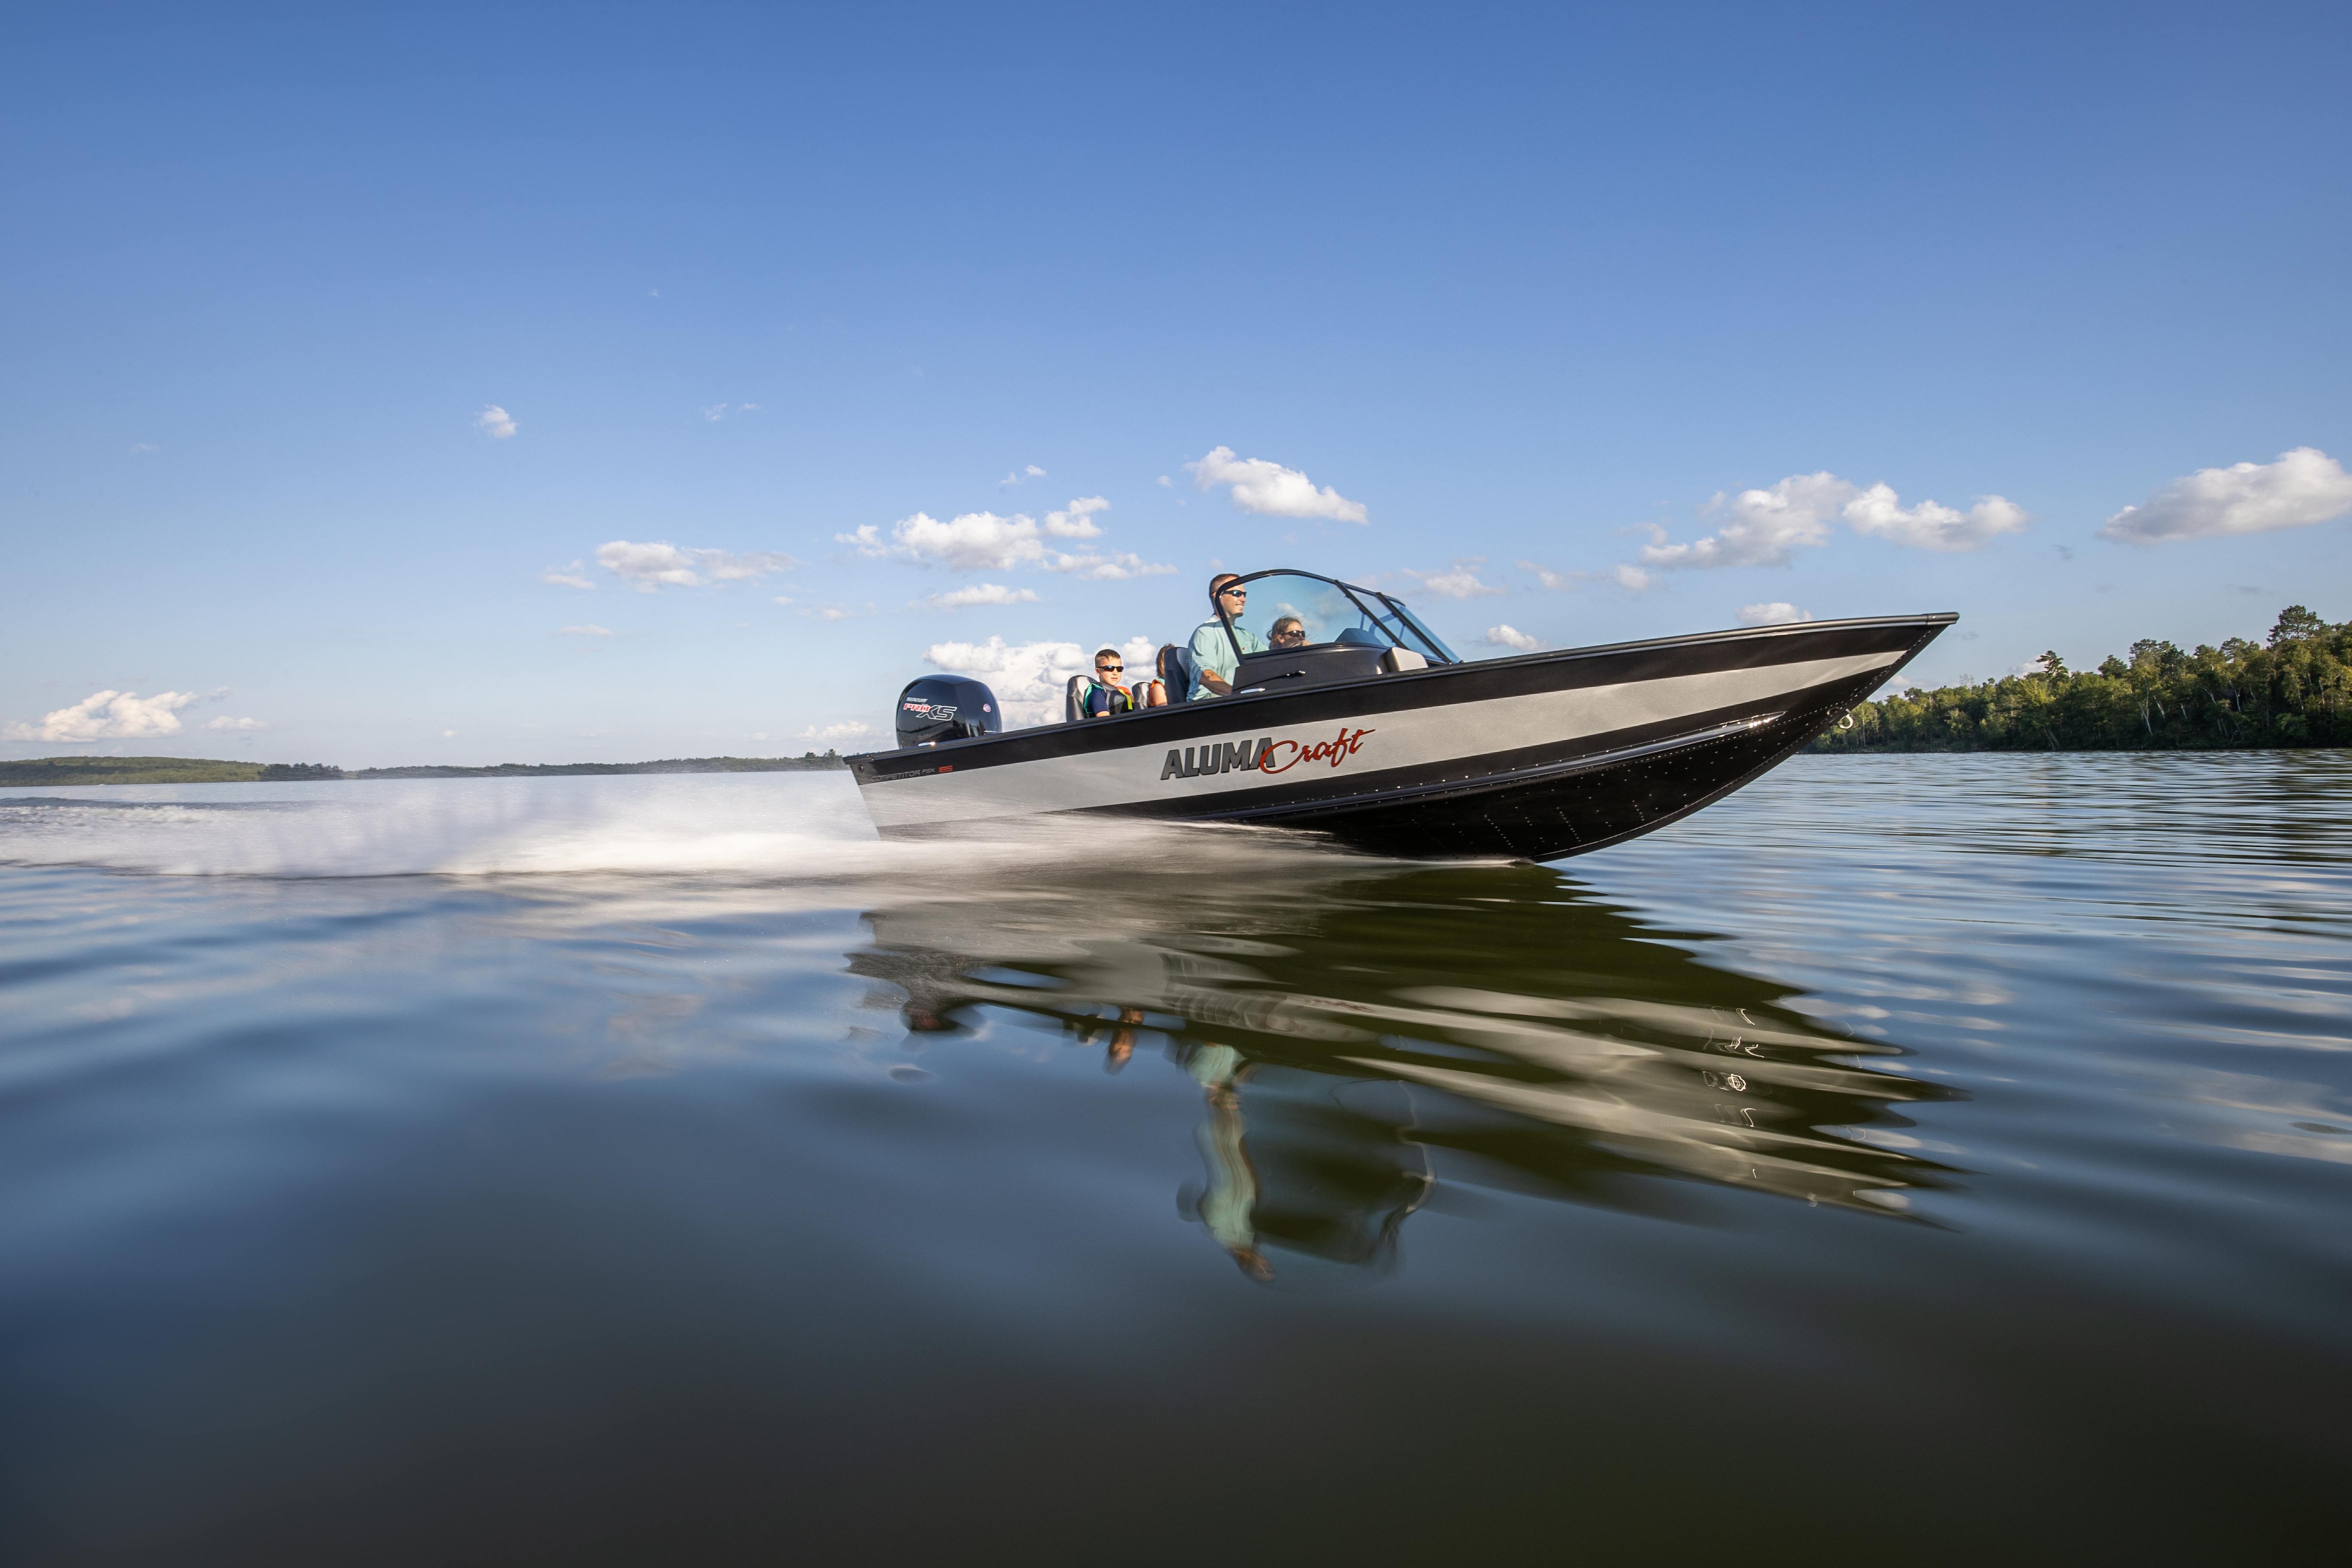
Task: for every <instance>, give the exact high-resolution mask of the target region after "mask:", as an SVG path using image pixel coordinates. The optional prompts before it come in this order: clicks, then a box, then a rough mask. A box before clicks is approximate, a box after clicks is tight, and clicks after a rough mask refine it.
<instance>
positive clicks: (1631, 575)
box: [1609, 562, 1651, 594]
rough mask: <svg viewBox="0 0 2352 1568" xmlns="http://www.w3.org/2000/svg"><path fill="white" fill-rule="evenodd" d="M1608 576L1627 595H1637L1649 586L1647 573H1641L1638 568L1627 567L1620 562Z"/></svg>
mask: <svg viewBox="0 0 2352 1568" xmlns="http://www.w3.org/2000/svg"><path fill="white" fill-rule="evenodd" d="M1609 576H1610V579H1611V580H1612V582H1614V583H1615V584H1617V585H1618V586H1619V587H1620V588H1622V589H1624V590H1625V591H1626V592H1627V593H1629V594H1639V593H1642V592H1643V591H1644V590H1646V589H1647V588H1649V587H1650V586H1651V579H1650V574H1648V573H1647V572H1644V571H1643V570H1642V569H1641V568H1640V567H1639V566H1628V565H1625V564H1624V563H1622V562H1621V563H1619V564H1618V565H1617V566H1615V567H1614V568H1613V569H1612V570H1611V572H1610V574H1609Z"/></svg>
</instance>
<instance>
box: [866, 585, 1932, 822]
mask: <svg viewBox="0 0 2352 1568" xmlns="http://www.w3.org/2000/svg"><path fill="white" fill-rule="evenodd" d="M1240 584H1241V585H1243V586H1245V587H1246V588H1248V589H1249V590H1250V591H1251V593H1252V594H1253V595H1255V607H1254V608H1253V609H1252V610H1250V611H1247V612H1245V613H1244V615H1243V616H1241V618H1240V619H1239V620H1236V619H1235V618H1234V616H1233V615H1232V614H1230V613H1229V607H1228V606H1226V605H1219V606H1218V615H1219V616H1220V617H1221V618H1222V619H1223V624H1224V627H1225V632H1226V635H1227V636H1228V637H1234V645H1233V646H1234V658H1235V659H1236V660H1237V663H1236V665H1235V667H1234V677H1233V691H1232V695H1230V696H1227V697H1224V698H1222V699H1220V700H1215V701H1207V702H1190V703H1185V702H1179V703H1176V704H1174V705H1171V706H1169V707H1165V708H1153V709H1146V710H1142V711H1139V712H1134V713H1129V714H1124V715H1119V716H1117V717H1111V718H1105V719H1098V720H1095V721H1087V722H1069V723H1064V724H1057V725H1048V726H1045V727H1044V728H1039V729H1031V730H1021V731H1012V732H997V731H999V721H1000V718H1001V714H1000V712H999V707H998V704H997V703H996V701H995V700H994V696H993V694H992V693H991V692H990V691H989V690H988V689H987V688H985V687H983V686H982V685H980V684H979V683H978V682H976V681H971V680H962V679H953V678H947V677H932V678H929V679H924V680H919V681H917V682H916V683H915V684H914V685H912V686H909V687H908V689H906V690H905V691H904V692H902V693H900V695H899V700H898V710H897V721H898V750H896V751H891V752H878V753H875V754H872V755H868V756H861V757H854V758H852V759H851V767H852V770H853V776H854V777H855V778H856V781H857V785H858V791H859V794H860V795H861V796H862V797H863V798H864V800H865V802H866V808H867V810H868V811H870V812H871V813H872V814H873V817H874V821H875V824H876V826H877V827H878V828H879V829H880V830H881V832H882V833H883V834H885V835H886V836H890V835H907V834H915V833H923V832H929V831H933V830H936V829H938V828H940V827H942V826H950V825H955V824H963V823H972V822H981V821H988V820H992V819H1003V818H1006V817H1014V816H1030V815H1036V814H1043V813H1064V812H1085V813H1108V814H1112V815H1118V816H1143V817H1154V818H1161V819H1166V820H1171V821H1186V822H1246V823H1256V824H1260V825H1263V826H1281V827H1293V828H1306V829H1311V830H1314V831H1316V832H1319V833H1324V834H1328V835H1329V836H1330V837H1334V838H1336V839H1339V840H1340V841H1342V842H1344V843H1348V844H1351V845H1354V846H1357V847H1361V848H1367V849H1370V850H1374V851H1376V852H1379V853H1381V854H1387V855H1394V856H1400V857H1403V858H1418V859H1445V858H1480V857H1488V856H1503V857H1510V858H1524V859H1532V860H1545V859H1553V858H1559V857H1561V856H1565V855H1576V854H1581V853H1583V852H1585V851H1587V850H1591V849H1598V848H1601V847H1604V846H1606V845H1610V844H1613V843H1617V842H1619V841H1620V840H1622V839H1626V838H1631V837H1634V836H1635V835H1637V834H1643V833H1647V832H1650V831H1651V830H1653V829H1654V828H1657V827H1661V826H1664V825H1665V824H1667V823H1669V822H1672V821H1675V819H1676V818H1678V817H1681V816H1687V815H1688V814H1689V813H1691V812H1694V811H1696V810H1698V809H1699V808H1700V807H1701V806H1704V805H1707V804H1708V803H1709V802H1711V801H1714V800H1717V799H1719V798H1721V797H1722V796H1724V795H1727V794H1729V793H1730V792H1731V791H1733V790H1735V789H1738V787H1739V786H1740V785H1742V784H1746V783H1748V781H1749V780H1751V779H1753V778H1755V777H1757V776H1758V775H1759V774H1760V773H1764V772H1766V771H1767V770H1769V769H1770V768H1772V767H1774V766H1776V765H1778V764H1779V763H1780V762H1782V761H1783V760H1785V759H1786V758H1788V757H1789V756H1790V755H1791V754H1792V753H1793V752H1796V751H1797V750H1798V748H1800V747H1801V746H1803V745H1804V744H1805V743H1806V742H1809V741H1811V739H1812V738H1813V737H1814V736H1816V735H1818V734H1820V733H1821V732H1822V731H1823V730H1825V729H1827V728H1828V727H1829V726H1830V725H1832V724H1833V723H1835V722H1837V721H1838V720H1839V719H1840V717H1841V716H1843V714H1844V713H1845V711H1846V710H1848V709H1849V708H1851V707H1852V706H1853V704H1854V703H1856V702H1858V701H1860V700H1862V699H1864V697H1866V696H1868V695H1869V694H1870V693H1871V692H1872V691H1874V690H1875V689H1877V688H1878V687H1879V686H1880V685H1881V684H1882V683H1883V682H1885V680H1886V679H1888V678H1889V677H1891V676H1893V675H1894V674H1895V672H1896V671H1898V670H1900V669H1901V668H1903V666H1904V665H1905V664H1906V662H1908V661H1909V660H1910V658H1912V657H1913V656H1914V655H1915V654H1916V653H1917V652H1918V651H1919V650H1920V649H1921V648H1923V647H1926V646H1927V644H1928V642H1929V641H1931V640H1932V639H1933V638H1934V637H1936V635H1937V633H1938V632H1941V631H1942V630H1943V629H1944V627H1946V626H1949V625H1950V624H1951V623H1952V622H1953V620H1955V619H1956V618H1957V617H1955V616H1951V615H1948V614H1938V615H1916V616H1884V617H1879V618H1875V619H1871V620H1852V621H1822V622H1811V623H1806V624H1802V625H1798V626H1760V627H1750V628H1747V629H1744V630H1739V631H1726V632H1710V633H1706V634H1704V635H1700V636H1694V637H1666V638H1660V639H1657V640H1654V641H1648V642H1638V643H1621V644H1616V645H1612V646H1610V647H1585V648H1567V649H1561V650H1559V651H1556V652H1548V653H1536V654H1528V655H1524V656H1520V657H1516V658H1498V659H1481V660H1477V661H1475V662H1471V661H1465V660H1463V659H1461V658H1457V657H1456V656H1455V655H1454V653H1453V652H1452V651H1451V650H1450V649H1448V648H1447V647H1445V645H1444V643H1443V642H1441V641H1439V640H1438V638H1437V637H1435V635H1434V634H1433V633H1431V632H1430V631H1429V630H1428V629H1427V628H1426V627H1425V626H1423V625H1422V623H1421V622H1420V621H1418V620H1417V619H1415V618H1414V616H1413V615H1412V611H1411V610H1409V609H1408V608H1407V607H1406V606H1405V605H1403V603H1402V602H1401V601H1400V600H1398V599H1397V598H1396V597H1395V596H1394V595H1389V594H1383V593H1380V592H1378V591H1376V590H1374V589H1370V588H1364V587H1360V586H1359V585H1357V584H1349V583H1340V582H1338V581H1336V580H1334V579H1331V578H1328V577H1319V576H1316V575H1314V574H1310V573H1304V572H1287V571H1286V572H1265V573H1257V574H1252V575H1250V576H1247V577H1244V578H1242V579H1240ZM1277 620H1279V621H1281V622H1284V623H1294V622H1295V623H1297V625H1298V626H1300V627H1301V628H1302V629H1301V631H1300V633H1299V634H1298V635H1299V636H1303V637H1305V638H1306V639H1307V640H1305V641H1303V642H1296V643H1294V644H1293V645H1292V646H1285V647H1275V646H1271V645H1272V644H1273V643H1274V642H1275V640H1276V639H1275V638H1274V637H1273V634H1274V633H1275V632H1276V630H1277V627H1276V621H1277ZM1253 621H1254V622H1255V624H1250V623H1252V622H1253ZM1254 646H1255V647H1260V648H1265V649H1267V651H1259V652H1244V650H1245V649H1247V648H1250V647H1254ZM1176 684H1177V689H1178V693H1179V694H1180V695H1181V689H1182V686H1183V682H1182V681H1181V680H1180V681H1178V682H1177V683H1176ZM1072 717H1073V718H1074V719H1075V717H1076V715H1075V713H1073V715H1072Z"/></svg>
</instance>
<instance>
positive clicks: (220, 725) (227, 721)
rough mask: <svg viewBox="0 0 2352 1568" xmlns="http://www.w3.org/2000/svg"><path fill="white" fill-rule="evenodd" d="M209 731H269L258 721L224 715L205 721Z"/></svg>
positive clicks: (265, 725)
mask: <svg viewBox="0 0 2352 1568" xmlns="http://www.w3.org/2000/svg"><path fill="white" fill-rule="evenodd" d="M268 728H269V726H268V725H267V724H265V723H263V722H262V721H260V720H258V719H232V718H230V717H229V716H228V715H227V714H226V713H224V714H222V715H221V716H220V717H219V718H217V719H207V720H205V729H207V730H267V729H268Z"/></svg>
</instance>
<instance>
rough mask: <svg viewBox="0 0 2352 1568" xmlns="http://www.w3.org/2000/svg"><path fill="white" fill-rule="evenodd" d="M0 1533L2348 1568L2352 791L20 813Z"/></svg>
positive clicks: (1850, 772) (1829, 776) (373, 791)
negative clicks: (1686, 812)
mask: <svg viewBox="0 0 2352 1568" xmlns="http://www.w3.org/2000/svg"><path fill="white" fill-rule="evenodd" d="M0 861H5V862H6V863H5V864H0V1488H5V1490H0V1559H5V1561H7V1562H10V1563H85V1562H93V1563H94V1562H129V1563H140V1562H153V1563H166V1562H168V1563H212V1562H218V1563H423V1562H434V1563H519V1562H535V1561H552V1562H604V1561H614V1562H656V1561H659V1562H688V1563H719V1562H732V1561H744V1562H753V1561H756V1562H776V1561H797V1560H806V1561H824V1562H832V1561H846V1560H859V1561H913V1560H918V1559H925V1560H929V1559H936V1558H940V1557H943V1556H944V1557H948V1558H950V1559H961V1558H970V1557H974V1556H979V1555H982V1554H983V1553H988V1554H999V1553H1003V1554H1011V1553H1014V1552H1018V1553H1020V1554H1022V1555H1024V1556H1027V1557H1032V1558H1035V1559H1038V1560H1043V1561H1071V1560H1086V1561H1090V1562H1092V1561H1118V1560H1135V1561H1177V1560H1184V1561H1192V1562H1213V1561H1232V1562H1265V1561H1276V1560H1286V1561H1318V1562H1320V1561H1351V1560H1353V1561H1365V1562H1388V1561H1423V1560H1426V1561H1439V1560H1444V1561H1462V1560H1494V1559H1500V1558H1506V1557H1507V1558H1510V1559H1513V1560H1516V1559H1519V1558H1535V1559H1540V1560H1553V1559H1570V1558H1586V1559H1591V1560H1595V1561H1614V1560H1619V1559H1622V1558H1624V1557H1628V1556H1633V1555H1636V1554H1638V1555H1640V1556H1642V1557H1643V1558H1647V1559H1664V1560H1680V1559H1685V1558H1701V1557H1706V1558H1715V1557H1718V1556H1724V1555H1734V1554H1736V1555H1737V1556H1739V1557H1743V1558H1762V1559H1766V1560H1774V1561H1778V1560H1783V1559H1796V1558H1803V1559H1811V1560H1823V1559H1826V1560H1833V1561H1849V1560H1874V1561H1914V1560H1949V1561H1959V1560H1980V1559H1983V1558H1985V1557H1988V1556H1992V1555H1996V1554H1997V1555H1999V1556H2001V1557H2026V1558H2037V1559H2038V1558H2053V1557H2061V1556H2074V1555H2081V1554H2093V1555H2096V1556H2101V1557H2111V1556H2120V1555H2123V1554H2126V1553H2129V1554H2131V1555H2133V1556H2135V1557H2141V1558H2159V1559H2165V1560H2191V1559H2212V1558H2216V1557H2227V1558H2231V1559H2236V1560H2250V1559H2252V1560H2271V1561H2311V1560H2341V1558H2342V1557H2343V1556H2344V1555H2345V1554H2346V1553H2347V1552H2352V1526H2347V1522H2346V1520H2345V1515H2344V1511H2343V1500H2344V1497H2345V1496H2346V1494H2347V1468H2346V1465H2347V1458H2352V963H2347V960H2352V757H2347V755H2346V754H2344V753H2312V754H2304V755H2271V756H2256V755H2242V756H2229V757H2112V758H2109V757H2080V756H2073V757H2052V758H2032V757H2014V756H2003V757H1916V758H1821V759H1800V760H1799V761H1798V762H1796V763H1791V764H1790V765H1789V766H1788V767H1786V768H1785V769H1783V770H1782V771H1781V772H1780V773H1777V774H1775V775H1773V776H1772V777H1771V778H1769V779H1768V780H1767V781H1766V782H1765V783H1763V784H1759V785H1758V786H1756V787H1755V788H1753V789H1751V790H1749V791H1748V792H1747V793H1746V794H1744V795H1739V796H1738V797H1735V798H1734V799H1733V800H1731V801H1729V802H1727V803H1726V804H1724V805H1719V806H1717V807H1715V808H1714V809H1712V810H1710V811H1707V812H1706V813H1703V814H1701V815H1700V816H1698V817H1696V818H1694V819H1693V820H1691V821H1689V822H1687V823H1685V824H1682V825H1680V826H1676V827H1674V828H1672V829H1669V830H1667V831H1665V832H1663V833H1661V834H1659V835H1656V836H1655V837H1652V838H1649V839H1646V840H1643V841H1642V842H1640V843H1638V844H1634V845H1632V846H1627V847H1622V848H1619V849H1616V850H1612V851H1607V852H1604V853H1602V854H1601V855H1597V856H1593V857H1590V858H1584V859H1580V860H1576V861H1572V862H1568V863H1566V864H1564V865H1563V866H1561V867H1559V868H1528V867H1516V868H1515V867H1506V866H1483V867H1454V868H1415V867H1399V866H1394V865H1390V864H1385V863H1381V862H1375V861H1367V860H1363V859H1360V858H1349V857H1345V856H1340V855H1338V854H1334V853H1330V852H1328V851H1324V850H1320V849H1318V848H1316V847H1312V846H1307V845H1302V844H1299V843H1297V842H1296V841H1293V840H1286V839H1284V838H1280V837H1269V836H1265V835H1256V834H1248V833H1242V832H1235V831H1213V832H1205V833H1181V832H1166V831H1153V832H1138V831H1137V830H1134V829H1131V828H1128V827H1119V826H1082V827H1079V828H1076V829H1057V830H1056V831H1054V832H1051V833H1039V834H1033V835H1027V836H1023V837H1013V838H1008V839H1004V840H1001V841H995V842H986V843H974V844H964V845H957V846H952V847H940V846H932V847H899V846H884V845H878V844H875V843H872V842H870V835H869V833H868V830H867V829H866V827H865V826H864V819H863V816H862V814H861V813H860V812H859V810H858V808H857V806H856V802H855V800H854V799H853V798H852V797H851V795H850V792H849V789H848V786H847V784H846V782H845V780H843V779H841V778H838V777H828V776H810V775H801V774H789V773H786V774H751V775H732V776H729V775H719V776H715V777H685V778H657V777H656V778H643V777H623V778H610V779H558V780H545V781H526V780H505V779H500V780H482V781H428V782H417V783H401V784H318V785H287V786H269V785H259V786H218V785H215V786H186V787H179V788H150V789H142V790H84V791H73V792H63V793H53V794H50V795H42V796H27V795H25V794H23V793H19V794H18V795H16V796H14V797H13V798H0Z"/></svg>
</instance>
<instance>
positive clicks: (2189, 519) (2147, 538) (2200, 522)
mask: <svg viewBox="0 0 2352 1568" xmlns="http://www.w3.org/2000/svg"><path fill="white" fill-rule="evenodd" d="M2347 511H2352V475H2347V474H2346V473H2345V472H2344V468H2343V465H2341V464H2340V463H2338V462H2336V459H2335V458H2331V457H2329V456H2328V455H2327V454H2326V453H2325V452H2323V451H2321V450H2320V449H2319V448H2318V447H2296V448H2294V450H2293V451H2291V452H2281V453H2280V454H2279V456H2278V461H2276V462H2274V463H2236V464H2232V465H2231V467H2229V468H2200V469H2198V470H2197V471H2196V472H2195V473H2193V474H2190V475H2189V476H2188V477H2186V478H2185V479H2175V480H2173V481H2172V482H2171V483H2170V484H2168V485H2167V486H2165V487H2164V488H2163V489H2160V490H2158V491H2157V492H2156V493H2155V494H2154V495H2151V496H2149V497H2148V498H2147V500H2145V501H2143V502H2141V503H2140V504H2139V505H2137V506H2127V507H2126V508H2124V510H2121V511H2119V512H2117V513H2116V515H2115V516H2113V517H2111V518H2109V519H2107V521H2106V526H2105V527H2104V528H2102V529H2100V530H2099V537H2100V538H2102V539H2119V540H2122V541H2123V542H2125V543H2126V544H2160V543H2162V542H2165V541H2167V540H2171V539H2213V538H2218V537H2221V536H2223V535H2227V534H2236V533H2267V532H2269V531H2271V530H2273V529H2277V528H2307V527H2309V526H2310V525H2312V524H2313V523H2315V522H2326V521H2329V520H2330V519H2332V518H2338V517H2342V516H2343V515H2344V514H2345V513H2346V512H2347Z"/></svg>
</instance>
